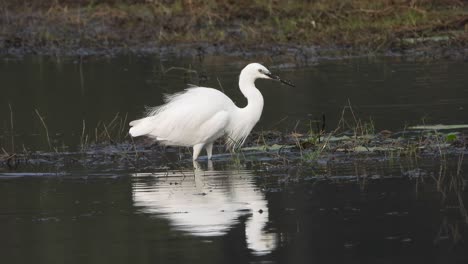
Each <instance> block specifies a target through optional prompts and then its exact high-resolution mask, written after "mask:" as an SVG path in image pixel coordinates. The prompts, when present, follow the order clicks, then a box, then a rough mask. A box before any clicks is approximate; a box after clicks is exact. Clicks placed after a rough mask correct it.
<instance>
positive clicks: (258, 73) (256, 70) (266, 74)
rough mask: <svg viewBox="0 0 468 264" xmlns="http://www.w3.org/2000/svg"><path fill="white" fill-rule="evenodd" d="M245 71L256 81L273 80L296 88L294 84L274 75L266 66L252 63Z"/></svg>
mask: <svg viewBox="0 0 468 264" xmlns="http://www.w3.org/2000/svg"><path fill="white" fill-rule="evenodd" d="M243 71H247V72H248V73H249V74H251V75H252V77H253V78H254V79H272V80H276V81H280V82H281V83H284V84H287V85H289V86H292V87H294V84H292V83H290V82H288V81H285V80H282V79H281V78H280V77H278V76H276V75H273V74H272V73H271V72H270V71H269V70H268V69H267V68H266V67H265V66H263V65H261V64H260V63H250V64H249V65H247V66H246V67H245V68H244V70H243Z"/></svg>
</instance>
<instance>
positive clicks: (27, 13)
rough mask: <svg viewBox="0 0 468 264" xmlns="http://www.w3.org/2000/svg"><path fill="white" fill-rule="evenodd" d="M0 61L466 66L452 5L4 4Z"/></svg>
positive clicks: (461, 15)
mask: <svg viewBox="0 0 468 264" xmlns="http://www.w3.org/2000/svg"><path fill="white" fill-rule="evenodd" d="M0 10H1V13H2V15H1V16H0V22H1V23H0V24H1V29H2V30H1V31H0V54H4V55H5V54H14V55H25V54H46V55H77V56H91V55H110V56H112V55H115V54H118V53H126V52H131V53H152V54H153V53H175V54H179V55H203V54H224V55H225V54H231V55H241V56H246V55H251V54H258V53H260V54H262V53H264V54H268V55H270V56H272V57H274V56H281V55H287V56H289V57H290V58H292V59H295V60H297V61H299V62H307V61H309V60H311V58H314V57H329V56H332V57H333V56H350V55H369V54H408V53H409V54H412V55H419V56H426V57H429V58H432V57H453V58H466V56H467V55H466V54H467V49H466V47H467V43H468V37H467V25H468V14H467V12H466V4H465V3H463V2H459V1H448V0H447V1H421V2H417V3H413V2H412V3H407V2H406V1H377V2H376V1H351V2H342V1H313V2H294V3H290V2H284V1H277V2H272V1H256V2H255V3H251V1H235V2H230V1H177V0H174V1H129V0H128V1H124V0H121V1H99V2H98V3H97V2H95V1H85V0H82V1H66V0H61V1H40V2H33V3H29V1H11V0H7V1H3V2H2V3H0Z"/></svg>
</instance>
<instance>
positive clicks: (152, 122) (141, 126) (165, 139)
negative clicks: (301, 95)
mask: <svg viewBox="0 0 468 264" xmlns="http://www.w3.org/2000/svg"><path fill="white" fill-rule="evenodd" d="M262 78H263V79H273V80H277V81H280V82H282V83H285V84H287V85H290V86H294V85H292V84H291V83H289V82H287V81H284V80H281V79H280V78H279V77H278V76H275V75H272V74H271V73H270V71H269V70H268V69H267V68H265V67H264V66H263V65H261V64H258V63H251V64H249V65H247V66H246V67H245V68H244V69H243V70H242V71H241V73H240V76H239V88H240V90H241V92H242V94H243V95H244V96H245V97H246V98H247V106H245V107H244V108H239V107H237V106H236V105H235V104H234V102H233V101H232V100H231V99H230V98H229V97H227V96H226V95H225V94H224V93H222V92H220V91H219V90H216V89H213V88H206V87H193V88H188V89H186V90H185V91H183V92H180V93H176V94H172V95H166V96H165V98H164V101H165V104H164V105H161V106H156V107H153V108H149V109H148V111H147V113H146V117H144V118H142V119H138V120H134V121H132V122H130V126H131V128H130V131H129V133H130V135H131V136H132V137H138V136H148V137H150V138H153V139H154V140H156V141H158V142H160V143H161V144H163V145H170V146H186V147H193V160H196V159H197V158H198V155H199V154H200V151H201V150H202V149H203V148H205V149H206V152H207V155H208V159H211V156H212V150H213V142H214V141H215V140H216V139H218V138H220V137H221V136H226V137H227V144H228V146H229V147H231V148H235V147H240V146H241V145H242V144H243V143H244V141H245V139H246V137H247V136H248V135H249V133H250V131H251V130H252V128H253V127H254V126H255V124H256V123H257V122H258V120H259V119H260V116H261V115H262V110H263V96H262V94H261V93H260V91H259V90H258V89H257V87H255V80H256V79H262Z"/></svg>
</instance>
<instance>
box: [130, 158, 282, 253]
mask: <svg viewBox="0 0 468 264" xmlns="http://www.w3.org/2000/svg"><path fill="white" fill-rule="evenodd" d="M134 176H136V179H135V181H134V184H133V192H134V195H133V197H134V202H135V205H136V206H137V207H140V210H141V211H142V212H144V213H151V214H154V215H156V216H158V217H164V218H167V219H169V220H170V222H171V225H172V226H173V228H175V229H176V230H180V231H185V232H188V233H190V234H192V235H196V236H220V235H224V234H226V233H227V232H228V231H229V230H230V228H232V227H233V226H235V225H236V224H239V223H241V222H242V220H241V219H246V220H245V234H246V239H247V241H246V242H247V245H248V247H249V248H250V249H252V250H253V251H254V252H255V253H256V254H267V253H269V252H271V251H272V250H273V249H274V248H276V244H277V236H276V233H274V232H272V231H269V230H267V229H266V225H267V222H268V207H267V201H266V200H265V196H264V194H263V193H262V192H261V191H260V190H259V189H258V188H257V187H256V186H255V184H254V182H253V181H254V179H253V175H252V173H251V172H250V171H247V170H236V171H215V170H213V164H212V162H211V161H208V165H207V169H206V170H204V169H202V167H201V166H200V164H199V163H198V162H196V161H195V162H194V170H193V171H192V170H190V171H170V172H161V173H137V174H134ZM154 179H157V180H156V181H155V180H154Z"/></svg>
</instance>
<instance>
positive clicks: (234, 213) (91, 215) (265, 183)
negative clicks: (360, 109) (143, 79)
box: [0, 161, 468, 263]
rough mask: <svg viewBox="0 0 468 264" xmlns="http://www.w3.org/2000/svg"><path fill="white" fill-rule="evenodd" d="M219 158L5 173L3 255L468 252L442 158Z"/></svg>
mask: <svg viewBox="0 0 468 264" xmlns="http://www.w3.org/2000/svg"><path fill="white" fill-rule="evenodd" d="M210 165H211V164H210ZM210 165H208V166H207V165H206V164H201V165H200V167H201V168H198V169H196V170H182V169H181V170H170V171H160V170H159V171H158V170H157V171H153V172H144V173H143V172H138V173H132V172H128V173H125V172H112V171H107V172H106V173H102V172H101V173H100V172H87V173H81V174H80V173H79V172H72V173H67V174H64V175H55V174H53V173H52V174H50V173H49V174H24V173H12V172H4V173H0V232H1V234H2V236H1V238H0V250H1V252H2V262H3V261H5V263H466V261H468V253H467V252H468V251H467V244H466V236H467V235H468V229H467V227H468V225H467V221H468V219H467V217H468V216H467V214H466V211H464V209H463V208H464V207H463V203H465V204H466V203H467V202H468V199H467V193H466V191H463V190H462V189H463V188H462V187H461V186H458V187H455V189H453V188H452V189H451V190H450V191H447V192H445V194H444V191H442V190H443V189H444V188H448V186H449V184H448V183H447V184H446V185H444V184H442V188H439V189H438V188H437V184H436V182H435V181H434V179H433V178H432V176H434V177H435V178H438V175H439V172H440V167H439V165H438V164H437V162H436V163H434V161H428V162H425V163H421V164H420V165H419V167H418V168H417V169H410V167H408V168H402V167H400V166H401V165H393V166H392V165H389V164H383V165H382V164H381V165H380V166H375V164H374V165H373V166H369V164H367V165H366V164H361V165H359V164H354V165H349V166H343V167H340V166H338V167H335V168H334V169H333V170H330V168H321V167H320V166H319V167H315V168H314V169H315V170H316V172H317V174H316V175H314V174H309V173H305V174H300V173H299V174H297V172H292V171H290V172H289V173H288V172H282V173H272V172H268V171H261V170H260V171H258V170H257V171H253V170H249V169H245V168H243V166H240V167H237V169H236V168H235V167H223V169H222V170H217V167H218V166H217V164H216V163H215V164H214V168H210V167H209V166H210ZM211 166H213V165H211ZM449 168H453V167H450V166H449ZM463 169H464V170H466V169H468V167H467V166H464V167H463ZM451 173H453V171H451V170H449V171H448V172H447V175H449V174H451ZM324 175H328V176H329V178H323V176H324ZM452 176H453V175H452Z"/></svg>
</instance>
